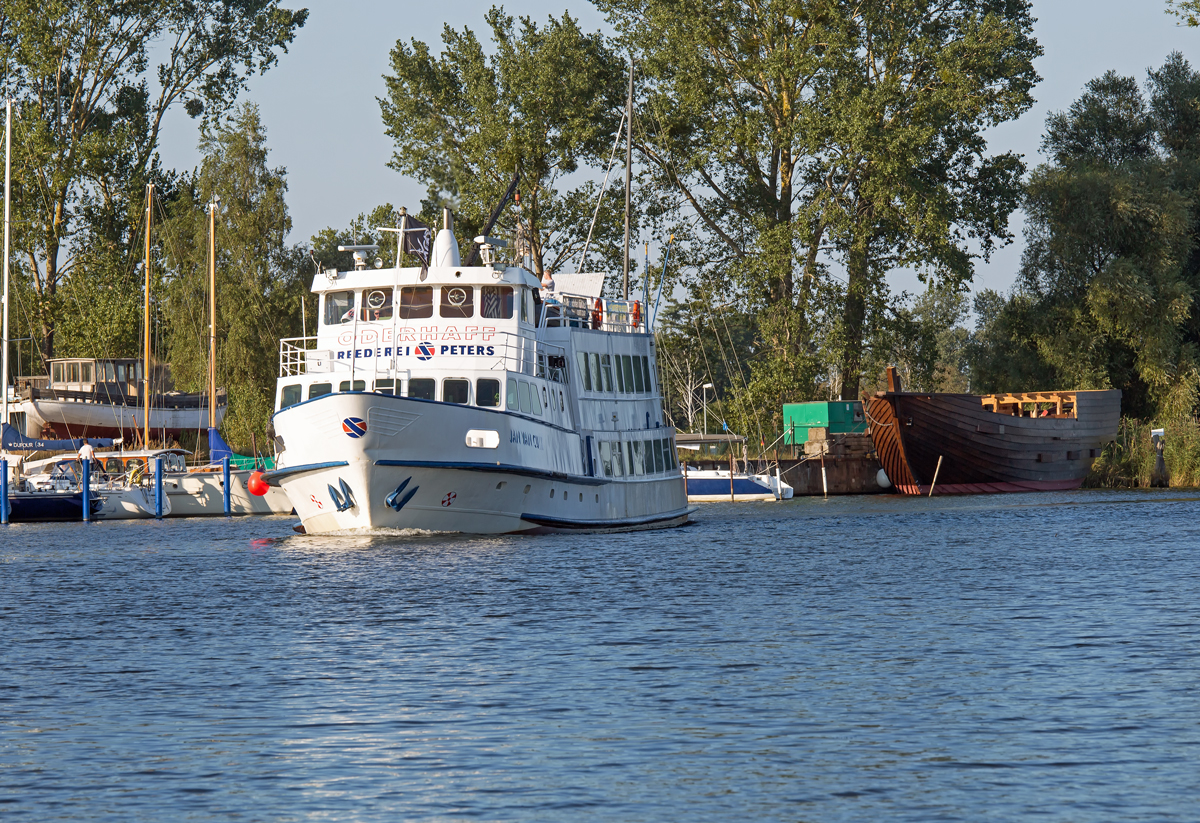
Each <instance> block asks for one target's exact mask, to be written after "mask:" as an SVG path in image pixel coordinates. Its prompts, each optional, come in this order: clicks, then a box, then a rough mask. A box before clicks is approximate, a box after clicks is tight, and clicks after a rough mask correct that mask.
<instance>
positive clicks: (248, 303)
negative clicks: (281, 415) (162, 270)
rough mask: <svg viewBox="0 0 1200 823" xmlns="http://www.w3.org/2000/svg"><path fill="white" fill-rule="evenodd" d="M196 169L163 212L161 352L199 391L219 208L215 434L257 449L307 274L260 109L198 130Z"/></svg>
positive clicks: (245, 109)
mask: <svg viewBox="0 0 1200 823" xmlns="http://www.w3.org/2000/svg"><path fill="white" fill-rule="evenodd" d="M200 148H201V151H202V152H203V153H204V160H203V162H202V163H201V166H200V168H199V170H198V171H197V172H196V174H195V175H194V176H190V175H189V176H188V178H187V179H185V180H184V181H183V183H182V185H181V186H180V188H179V192H178V196H177V197H176V198H175V200H174V201H173V202H172V203H171V204H170V216H169V219H168V220H167V221H166V222H165V223H164V225H163V229H162V231H161V232H160V234H161V236H162V238H163V241H162V242H163V255H164V258H165V259H166V261H167V262H168V263H169V264H170V268H169V277H170V280H171V282H170V284H169V286H168V305H167V307H166V309H165V310H164V311H163V315H164V316H165V319H166V322H167V324H168V329H169V331H168V335H167V344H168V345H167V351H168V354H169V357H170V361H171V365H172V369H173V374H174V377H175V381H176V383H177V384H178V385H179V386H180V387H181V388H183V389H185V390H189V391H202V390H204V389H205V387H206V385H207V375H208V249H209V245H208V230H209V220H208V214H207V212H206V210H205V209H206V206H207V204H209V203H211V202H212V201H213V198H214V197H216V198H219V200H218V203H217V221H216V250H217V369H216V372H217V384H218V385H219V386H223V387H225V388H226V390H227V391H228V395H229V407H228V412H227V414H226V417H225V421H224V422H223V423H222V425H221V430H222V432H223V433H224V435H225V437H226V438H227V440H228V441H229V443H230V445H232V446H233V447H234V448H236V449H240V450H243V451H249V449H250V447H251V445H252V443H253V442H254V439H257V441H258V443H259V444H260V446H263V447H265V445H266V442H267V441H266V440H265V438H264V435H265V432H266V426H267V423H268V421H269V420H270V417H271V412H272V409H273V406H274V403H273V400H274V390H275V378H276V371H275V369H276V364H277V362H278V352H279V340H280V338H283V337H289V336H297V335H299V334H300V300H301V298H302V297H303V296H304V295H305V291H306V289H305V287H306V285H307V282H308V281H310V280H311V276H312V273H313V267H312V264H311V263H310V262H309V260H308V257H307V255H306V254H305V251H304V250H303V249H300V248H294V247H290V246H288V245H287V242H286V238H287V234H288V232H289V231H290V230H291V227H292V221H291V218H290V217H289V216H288V209H287V204H286V202H285V201H284V194H285V193H286V192H287V179H286V171H285V170H284V169H283V168H271V167H270V166H269V165H268V163H267V156H268V149H267V142H266V132H265V130H264V129H263V126H262V122H261V120H260V119H259V114H258V109H257V107H255V106H254V105H251V104H246V105H243V106H242V107H240V108H239V109H238V110H237V111H236V112H235V113H234V116H232V117H231V118H229V119H228V120H227V121H225V122H223V123H220V124H216V125H213V126H207V127H205V129H204V131H203V137H202V140H201V143H200Z"/></svg>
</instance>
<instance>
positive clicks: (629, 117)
mask: <svg viewBox="0 0 1200 823" xmlns="http://www.w3.org/2000/svg"><path fill="white" fill-rule="evenodd" d="M625 129H626V131H625V254H624V255H623V256H622V257H621V262H622V265H623V266H624V271H625V274H624V276H623V277H622V278H621V299H623V300H628V299H629V184H630V180H629V175H630V173H631V169H632V166H633V55H632V54H631V55H629V97H628V98H627V99H626V101H625Z"/></svg>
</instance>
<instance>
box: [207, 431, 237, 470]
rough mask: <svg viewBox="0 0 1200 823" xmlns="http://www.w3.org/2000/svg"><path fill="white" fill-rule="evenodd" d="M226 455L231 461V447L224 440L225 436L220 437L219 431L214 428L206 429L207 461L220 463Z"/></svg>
mask: <svg viewBox="0 0 1200 823" xmlns="http://www.w3.org/2000/svg"><path fill="white" fill-rule="evenodd" d="M226 457H228V458H229V460H230V462H232V461H233V449H231V448H229V444H228V443H226V442H225V438H223V437H221V433H220V432H219V431H217V430H216V429H209V430H208V462H209V463H220V462H221V461H222V460H224V459H225V458H226Z"/></svg>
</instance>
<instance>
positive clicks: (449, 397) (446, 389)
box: [442, 377, 471, 406]
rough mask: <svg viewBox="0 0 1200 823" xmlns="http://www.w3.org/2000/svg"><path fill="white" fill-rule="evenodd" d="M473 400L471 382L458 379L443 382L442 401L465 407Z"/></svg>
mask: <svg viewBox="0 0 1200 823" xmlns="http://www.w3.org/2000/svg"><path fill="white" fill-rule="evenodd" d="M470 399H471V381H470V380H460V379H459V378H457V377H451V378H447V379H445V380H443V381H442V400H443V401H445V402H447V403H458V404H459V405H462V406H465V405H466V404H467V401H468V400H470Z"/></svg>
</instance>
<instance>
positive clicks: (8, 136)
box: [0, 100, 33, 483]
mask: <svg viewBox="0 0 1200 823" xmlns="http://www.w3.org/2000/svg"><path fill="white" fill-rule="evenodd" d="M11 191H12V100H9V101H7V102H6V103H5V115H4V358H3V360H4V367H3V371H4V376H3V379H2V380H0V391H3V392H4V400H3V401H0V407H2V408H3V410H4V411H3V412H2V413H0V448H3V445H2V443H3V441H2V438H3V436H4V435H3V432H4V426H6V425H8V235H9V207H10V203H11V200H12V195H11ZM32 336H33V335H32V334H31V335H30V337H32ZM0 482H4V483H7V482H8V478H7V477H5V478H0Z"/></svg>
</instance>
